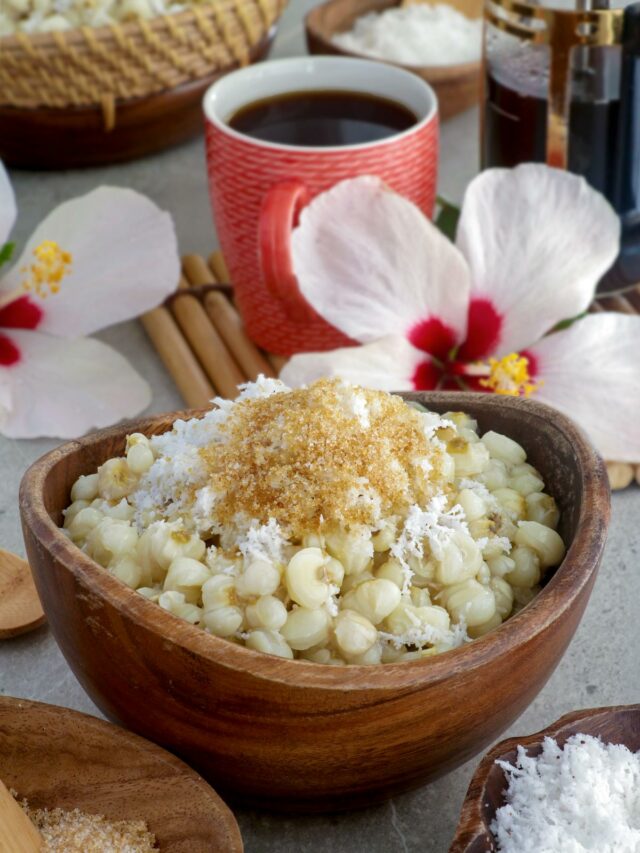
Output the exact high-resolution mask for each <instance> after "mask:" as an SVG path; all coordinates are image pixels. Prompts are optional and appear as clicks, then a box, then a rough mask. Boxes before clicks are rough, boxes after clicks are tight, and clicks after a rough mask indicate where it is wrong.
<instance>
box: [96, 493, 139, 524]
mask: <svg viewBox="0 0 640 853" xmlns="http://www.w3.org/2000/svg"><path fill="white" fill-rule="evenodd" d="M102 512H103V513H104V514H105V515H107V516H108V517H109V518H115V519H117V520H118V521H133V519H134V516H135V514H136V513H135V510H134V508H133V507H132V506H131V504H129V503H127V499H126V498H122V500H121V501H120V502H119V503H117V504H110V503H109V502H108V501H102Z"/></svg>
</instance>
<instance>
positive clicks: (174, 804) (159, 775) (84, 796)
mask: <svg viewBox="0 0 640 853" xmlns="http://www.w3.org/2000/svg"><path fill="white" fill-rule="evenodd" d="M0 779H1V780H2V781H3V782H4V783H5V785H6V786H7V787H8V788H14V789H15V790H16V791H17V792H18V794H19V796H20V798H22V797H26V798H27V800H28V801H29V805H31V806H33V807H34V808H50V809H51V808H62V809H66V810H70V809H71V810H73V809H75V808H79V809H80V811H85V812H89V813H90V814H102V815H105V816H106V817H107V818H109V819H111V820H144V821H145V822H146V824H147V826H148V827H149V829H150V830H151V832H153V833H154V834H155V836H156V839H157V841H158V844H159V845H160V849H161V851H162V853H213V851H224V853H242V849H243V848H242V839H241V837H240V830H239V829H238V824H237V823H236V821H235V818H234V817H233V815H232V814H231V812H230V811H229V809H228V808H227V807H226V806H225V804H224V803H223V802H222V800H221V799H220V797H218V795H217V794H216V793H215V791H213V790H212V789H211V788H210V787H209V785H207V783H206V782H205V781H204V779H202V778H201V777H200V776H198V774H197V773H194V771H193V770H190V769H189V768H188V767H187V766H186V765H185V764H183V763H182V762H181V761H178V759H177V758H175V757H174V756H173V755H169V753H168V752H165V751H164V750H163V749H160V748H159V747H157V746H154V745H153V744H151V743H148V742H147V741H145V740H143V739H142V738H139V737H137V736H136V735H132V734H130V733H129V732H125V731H123V730H122V729H119V728H117V727H116V726H112V725H111V724H110V723H105V722H103V721H102V720H98V719H96V718H95V717H90V716H88V715H87V714H80V713H78V712H77V711H71V710H69V709H68V708H58V707H57V706H55V705H43V704H42V703H40V702H29V701H27V700H26V699H11V698H9V697H7V696H0ZM3 849H4V848H3Z"/></svg>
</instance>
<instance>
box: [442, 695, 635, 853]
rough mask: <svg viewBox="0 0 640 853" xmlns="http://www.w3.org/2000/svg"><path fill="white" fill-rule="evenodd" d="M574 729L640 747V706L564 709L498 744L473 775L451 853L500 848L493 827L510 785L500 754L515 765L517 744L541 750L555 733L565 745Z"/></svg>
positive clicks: (530, 750)
mask: <svg viewBox="0 0 640 853" xmlns="http://www.w3.org/2000/svg"><path fill="white" fill-rule="evenodd" d="M575 734H584V735H592V736H593V737H600V738H602V740H603V741H604V742H605V743H622V744H624V745H625V746H627V747H628V748H629V749H630V750H631V751H632V752H637V751H638V750H640V705H619V706H618V707H615V708H591V709H588V710H584V711H576V712H574V713H572V714H565V716H564V717H560V719H559V720H557V721H556V722H555V723H553V724H552V725H550V726H549V727H548V728H546V729H542V731H539V732H536V733H535V734H533V735H528V736H527V737H513V738H509V740H503V741H501V742H500V743H498V744H496V745H495V746H494V747H493V749H492V750H491V751H490V752H488V753H487V754H486V755H485V757H484V758H483V759H482V761H481V763H480V765H479V766H478V769H477V770H476V772H475V773H474V775H473V779H472V780H471V784H470V785H469V790H468V791H467V796H466V797H465V801H464V803H463V806H462V813H461V815H460V822H459V824H458V829H457V832H456V834H455V837H454V839H453V842H452V844H451V847H450V848H449V853H492V851H495V850H496V849H497V848H496V843H495V840H494V838H493V835H492V833H491V831H490V829H489V826H490V825H491V822H492V820H493V819H494V817H495V814H496V811H497V810H498V809H499V808H500V806H502V805H504V797H503V793H502V792H503V791H504V789H505V787H506V785H507V780H506V778H505V775H504V771H503V770H502V769H501V768H500V767H499V766H498V765H497V764H496V763H495V762H496V761H497V760H498V759H501V760H503V761H508V762H510V763H511V764H513V762H514V761H515V760H516V757H517V748H518V746H523V747H525V748H526V750H527V754H528V755H530V756H535V755H540V753H541V752H542V742H543V740H544V738H545V737H552V738H554V739H555V740H557V741H558V743H559V744H560V745H561V746H562V745H564V743H565V741H566V740H567V739H568V738H570V737H571V735H575Z"/></svg>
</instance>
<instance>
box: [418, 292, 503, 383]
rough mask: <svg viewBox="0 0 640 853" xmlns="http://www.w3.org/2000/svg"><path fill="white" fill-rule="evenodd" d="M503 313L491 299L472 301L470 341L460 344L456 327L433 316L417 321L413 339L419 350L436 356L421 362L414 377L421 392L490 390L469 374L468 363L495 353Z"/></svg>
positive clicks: (468, 328) (468, 332)
mask: <svg viewBox="0 0 640 853" xmlns="http://www.w3.org/2000/svg"><path fill="white" fill-rule="evenodd" d="M502 322H503V321H502V316H501V315H500V314H499V313H498V311H497V310H496V308H495V307H494V305H493V303H492V302H490V300H488V299H472V300H471V302H470V304H469V316H468V323H467V337H466V340H465V341H464V342H463V343H462V344H460V346H457V340H456V335H455V332H454V330H453V329H452V328H451V327H450V326H447V325H446V323H443V322H442V320H439V319H437V318H436V317H432V318H430V319H429V320H424V321H422V322H420V323H417V324H416V325H415V326H414V327H413V329H411V331H410V332H409V340H410V341H411V343H412V344H413V345H414V347H416V348H417V349H421V350H423V351H424V352H426V353H428V354H429V355H430V356H432V358H431V359H429V360H428V361H425V362H424V363H423V364H419V365H418V367H417V368H416V370H415V373H414V375H413V377H412V380H413V384H414V386H415V388H416V390H418V391H434V390H436V389H441V390H461V389H462V388H466V389H469V390H472V391H487V390H488V389H487V388H484V387H482V386H481V385H480V384H479V378H478V377H476V376H469V375H467V374H466V367H467V365H469V364H471V363H472V362H477V361H480V360H481V359H483V358H486V357H487V356H489V355H491V353H492V352H494V351H495V347H496V346H497V344H498V343H499V341H500V333H501V330H502Z"/></svg>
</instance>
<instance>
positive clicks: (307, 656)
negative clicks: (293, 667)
mask: <svg viewBox="0 0 640 853" xmlns="http://www.w3.org/2000/svg"><path fill="white" fill-rule="evenodd" d="M300 657H301V658H302V659H303V660H310V661H311V662H312V663H324V664H328V663H331V652H330V650H329V649H312V650H310V651H308V652H301V654H300Z"/></svg>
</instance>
